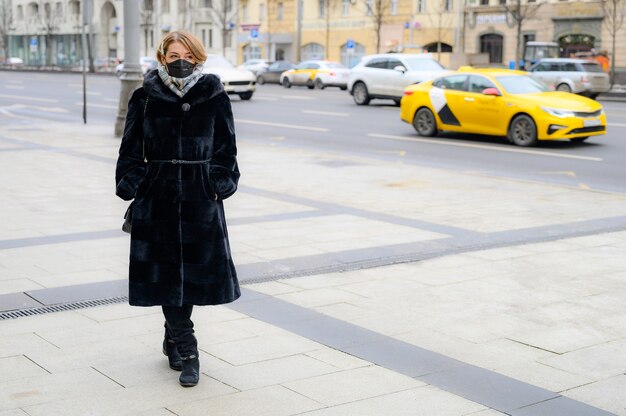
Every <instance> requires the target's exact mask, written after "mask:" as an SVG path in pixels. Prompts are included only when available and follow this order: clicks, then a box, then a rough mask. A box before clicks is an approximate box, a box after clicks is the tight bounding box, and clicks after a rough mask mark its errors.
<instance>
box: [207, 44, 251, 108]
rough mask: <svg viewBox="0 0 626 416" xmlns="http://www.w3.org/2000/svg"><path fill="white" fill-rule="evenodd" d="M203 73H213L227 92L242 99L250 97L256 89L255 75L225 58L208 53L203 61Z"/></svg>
mask: <svg viewBox="0 0 626 416" xmlns="http://www.w3.org/2000/svg"><path fill="white" fill-rule="evenodd" d="M203 72H204V73H207V74H215V75H217V76H218V77H219V78H220V79H221V80H222V84H224V90H225V91H226V92H227V93H228V94H236V95H238V96H239V98H241V99H242V100H249V99H250V98H252V95H253V94H254V91H255V90H256V75H254V73H253V72H252V71H248V70H247V69H238V68H235V66H234V65H233V64H232V63H231V62H230V61H229V60H228V59H226V58H224V57H223V56H220V55H213V54H209V55H208V57H207V60H206V62H205V63H204V69H203Z"/></svg>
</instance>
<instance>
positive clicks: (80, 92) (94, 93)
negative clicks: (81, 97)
mask: <svg viewBox="0 0 626 416" xmlns="http://www.w3.org/2000/svg"><path fill="white" fill-rule="evenodd" d="M75 92H76V94H82V93H83V92H82V91H75ZM87 95H102V93H101V92H96V91H87Z"/></svg>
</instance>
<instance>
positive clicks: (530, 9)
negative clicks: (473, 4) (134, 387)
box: [504, 0, 541, 66]
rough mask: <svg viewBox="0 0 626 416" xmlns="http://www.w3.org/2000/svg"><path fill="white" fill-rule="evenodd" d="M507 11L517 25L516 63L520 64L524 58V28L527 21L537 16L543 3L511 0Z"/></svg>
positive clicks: (506, 6)
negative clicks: (523, 2)
mask: <svg viewBox="0 0 626 416" xmlns="http://www.w3.org/2000/svg"><path fill="white" fill-rule="evenodd" d="M504 7H505V9H506V13H507V14H508V15H509V16H511V18H512V19H513V20H514V22H515V25H516V27H517V47H516V48H515V64H516V65H517V66H520V60H521V58H522V46H523V45H522V41H523V40H522V28H523V26H524V23H526V21H528V20H530V19H532V18H533V17H535V15H536V14H537V12H538V11H539V8H540V7H541V3H525V4H522V0H509V2H508V3H507V4H506V5H505V6H504Z"/></svg>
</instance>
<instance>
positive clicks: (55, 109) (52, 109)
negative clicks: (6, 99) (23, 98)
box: [3, 104, 69, 113]
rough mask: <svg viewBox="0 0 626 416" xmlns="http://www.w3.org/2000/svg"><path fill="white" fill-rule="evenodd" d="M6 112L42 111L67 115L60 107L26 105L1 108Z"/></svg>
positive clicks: (66, 111) (67, 111) (65, 110)
mask: <svg viewBox="0 0 626 416" xmlns="http://www.w3.org/2000/svg"><path fill="white" fill-rule="evenodd" d="M3 109H6V110H9V111H11V110H23V109H26V110H35V111H44V112H46V113H69V110H67V109H65V108H61V107H41V106H38V105H28V104H13V105H11V106H8V107H3Z"/></svg>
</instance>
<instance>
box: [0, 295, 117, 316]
mask: <svg viewBox="0 0 626 416" xmlns="http://www.w3.org/2000/svg"><path fill="white" fill-rule="evenodd" d="M124 302H128V297H127V296H121V297H117V298H107V299H95V300H83V301H79V302H70V303H61V304H58V305H48V306H40V307H37V308H28V309H16V310H14V311H8V312H0V321H1V320H5V319H15V318H24V317H26V316H33V315H43V314H44V313H50V312H63V311H73V310H76V309H84V308H91V307H93V306H102V305H113V304H116V303H124Z"/></svg>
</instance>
